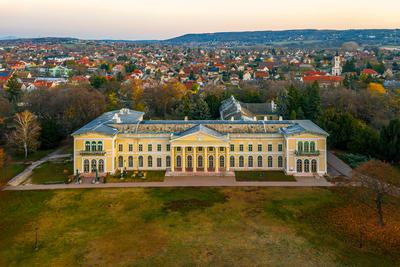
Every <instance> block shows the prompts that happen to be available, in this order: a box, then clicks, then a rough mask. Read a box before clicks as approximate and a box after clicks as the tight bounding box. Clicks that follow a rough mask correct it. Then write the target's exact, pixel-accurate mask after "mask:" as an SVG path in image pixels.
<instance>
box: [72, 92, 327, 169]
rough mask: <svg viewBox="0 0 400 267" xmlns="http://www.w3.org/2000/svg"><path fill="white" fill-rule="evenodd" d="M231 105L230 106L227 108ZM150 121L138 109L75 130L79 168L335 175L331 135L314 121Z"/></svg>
mask: <svg viewBox="0 0 400 267" xmlns="http://www.w3.org/2000/svg"><path fill="white" fill-rule="evenodd" d="M230 101H231V102H232V99H231V100H230ZM231 104H232V103H231ZM233 104H234V105H235V106H236V109H238V108H239V109H240V106H238V105H236V103H235V102H234V101H233ZM227 106H231V105H229V103H228V104H227V103H223V105H222V109H224V107H225V108H226V107H227ZM228 109H229V108H228ZM224 111H226V109H224ZM246 112H247V113H250V111H246ZM234 113H235V112H234ZM221 114H223V112H221ZM225 114H226V113H225ZM143 116H144V113H143V112H138V111H133V110H130V109H121V110H117V111H111V112H107V113H105V114H103V115H101V116H100V117H98V118H96V119H95V120H93V121H92V122H90V123H88V124H87V125H85V126H84V127H82V128H81V129H79V130H77V131H76V132H74V133H73V134H72V135H73V137H74V169H75V170H77V171H78V172H79V173H81V174H84V175H93V173H95V172H96V171H97V172H98V173H100V175H104V174H105V173H114V172H116V171H117V170H127V171H129V170H143V171H146V170H165V171H167V175H172V176H174V175H220V176H225V175H233V172H234V171H260V170H263V171H265V170H267V171H273V170H281V171H284V172H285V173H286V174H290V175H299V176H322V175H324V174H326V172H327V158H326V152H327V148H326V138H327V136H328V134H327V133H326V132H325V131H324V130H322V129H321V128H320V127H318V126H317V125H316V124H314V123H313V122H311V121H309V120H290V121H289V120H282V119H281V118H278V119H276V120H269V119H268V117H267V116H265V118H264V119H262V120H257V118H254V119H252V118H250V117H241V116H238V115H237V114H236V115H235V116H233V117H231V118H230V119H226V117H225V116H223V115H221V120H203V121H198V120H187V119H185V120H143Z"/></svg>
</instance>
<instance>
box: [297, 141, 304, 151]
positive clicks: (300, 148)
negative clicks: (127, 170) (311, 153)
mask: <svg viewBox="0 0 400 267" xmlns="http://www.w3.org/2000/svg"><path fill="white" fill-rule="evenodd" d="M297 150H298V151H303V142H298V143H297Z"/></svg>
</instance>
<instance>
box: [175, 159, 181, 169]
mask: <svg viewBox="0 0 400 267" xmlns="http://www.w3.org/2000/svg"><path fill="white" fill-rule="evenodd" d="M176 167H177V168H182V158H181V156H176Z"/></svg>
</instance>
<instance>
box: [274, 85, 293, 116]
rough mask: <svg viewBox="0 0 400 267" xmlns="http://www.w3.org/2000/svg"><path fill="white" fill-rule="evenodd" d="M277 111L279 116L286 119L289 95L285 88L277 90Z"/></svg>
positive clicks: (288, 113) (288, 111)
mask: <svg viewBox="0 0 400 267" xmlns="http://www.w3.org/2000/svg"><path fill="white" fill-rule="evenodd" d="M276 102H277V103H276V104H277V112H278V114H279V115H280V116H282V117H283V118H285V119H287V118H289V116H290V110H289V105H290V103H289V95H288V92H287V91H286V89H283V90H280V91H279V92H278V96H277V100H276Z"/></svg>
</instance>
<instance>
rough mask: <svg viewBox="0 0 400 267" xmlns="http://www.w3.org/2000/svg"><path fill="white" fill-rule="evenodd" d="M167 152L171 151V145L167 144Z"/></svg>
mask: <svg viewBox="0 0 400 267" xmlns="http://www.w3.org/2000/svg"><path fill="white" fill-rule="evenodd" d="M167 151H168V152H169V151H171V145H170V144H167Z"/></svg>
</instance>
